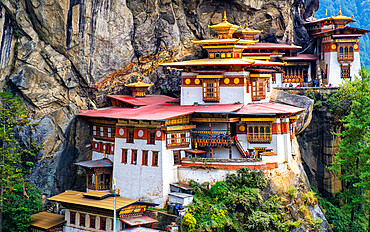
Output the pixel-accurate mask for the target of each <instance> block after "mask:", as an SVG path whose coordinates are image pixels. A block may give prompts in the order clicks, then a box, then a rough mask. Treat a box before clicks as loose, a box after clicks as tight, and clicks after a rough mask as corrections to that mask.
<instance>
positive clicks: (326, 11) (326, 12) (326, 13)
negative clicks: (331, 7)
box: [325, 9, 328, 17]
mask: <svg viewBox="0 0 370 232" xmlns="http://www.w3.org/2000/svg"><path fill="white" fill-rule="evenodd" d="M326 16H328V9H325V17H326Z"/></svg>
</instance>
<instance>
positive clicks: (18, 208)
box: [3, 183, 42, 232]
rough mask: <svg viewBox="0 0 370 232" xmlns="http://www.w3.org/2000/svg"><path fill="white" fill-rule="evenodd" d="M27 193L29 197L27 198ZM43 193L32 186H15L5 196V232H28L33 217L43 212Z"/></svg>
mask: <svg viewBox="0 0 370 232" xmlns="http://www.w3.org/2000/svg"><path fill="white" fill-rule="evenodd" d="M25 192H26V193H27V196H25ZM40 195H41V191H40V190H38V189H37V188H35V187H34V186H32V185H30V184H27V183H26V184H25V185H22V184H15V185H14V186H13V188H12V191H11V192H9V193H8V192H6V193H5V194H4V222H6V223H4V228H3V229H4V231H12V232H18V231H19V232H22V231H27V228H28V226H29V225H28V223H27V222H29V221H30V220H31V215H32V214H34V213H37V212H39V211H41V209H42V202H41V198H40Z"/></svg>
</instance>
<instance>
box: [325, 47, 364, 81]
mask: <svg viewBox="0 0 370 232" xmlns="http://www.w3.org/2000/svg"><path fill="white" fill-rule="evenodd" d="M324 59H325V65H328V70H327V75H328V84H332V86H333V87H338V86H339V85H340V84H342V83H343V82H344V80H343V78H341V66H340V63H339V62H338V53H337V52H325V53H324ZM350 65H351V67H350V75H351V77H352V78H354V77H356V76H357V77H359V74H358V73H359V71H360V70H361V61H360V54H359V52H354V60H353V62H352V63H350Z"/></svg>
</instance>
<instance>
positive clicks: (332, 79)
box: [324, 52, 342, 87]
mask: <svg viewBox="0 0 370 232" xmlns="http://www.w3.org/2000/svg"><path fill="white" fill-rule="evenodd" d="M324 56H325V64H328V71H327V75H328V84H332V86H334V87H336V86H339V85H340V84H341V83H342V78H341V68H340V64H339V62H338V54H337V53H336V52H325V54H324Z"/></svg>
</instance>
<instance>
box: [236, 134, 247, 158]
mask: <svg viewBox="0 0 370 232" xmlns="http://www.w3.org/2000/svg"><path fill="white" fill-rule="evenodd" d="M234 144H235V146H236V148H237V150H238V151H239V153H240V154H241V155H242V157H243V158H247V155H246V154H247V152H246V151H245V150H244V148H243V146H242V145H241V143H240V142H239V140H238V139H237V138H234Z"/></svg>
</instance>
